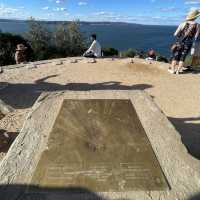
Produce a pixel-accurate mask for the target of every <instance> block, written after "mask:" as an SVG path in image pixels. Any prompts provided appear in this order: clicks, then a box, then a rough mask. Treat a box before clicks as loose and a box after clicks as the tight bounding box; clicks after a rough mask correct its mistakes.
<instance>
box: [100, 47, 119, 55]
mask: <svg viewBox="0 0 200 200" xmlns="http://www.w3.org/2000/svg"><path fill="white" fill-rule="evenodd" d="M102 51H103V55H104V56H108V57H109V56H118V55H119V51H118V50H117V49H114V48H104V49H103V50H102Z"/></svg>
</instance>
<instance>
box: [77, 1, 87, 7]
mask: <svg viewBox="0 0 200 200" xmlns="http://www.w3.org/2000/svg"><path fill="white" fill-rule="evenodd" d="M78 5H79V6H86V5H87V2H85V1H80V2H78Z"/></svg>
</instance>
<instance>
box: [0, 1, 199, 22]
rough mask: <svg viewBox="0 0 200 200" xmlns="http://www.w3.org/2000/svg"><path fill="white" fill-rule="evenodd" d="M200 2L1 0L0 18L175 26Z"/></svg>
mask: <svg viewBox="0 0 200 200" xmlns="http://www.w3.org/2000/svg"><path fill="white" fill-rule="evenodd" d="M194 8H199V9H200V0H0V18H6V19H28V18H29V17H30V16H32V17H34V18H36V19H43V20H63V21H65V20H76V19H80V20H83V21H121V22H131V23H140V24H162V25H174V24H178V23H180V22H181V21H183V19H184V17H185V15H186V14H187V12H188V11H189V10H191V9H194Z"/></svg>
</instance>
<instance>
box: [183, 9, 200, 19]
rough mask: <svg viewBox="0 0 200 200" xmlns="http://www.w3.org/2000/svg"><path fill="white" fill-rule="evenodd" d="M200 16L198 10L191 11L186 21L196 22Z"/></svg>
mask: <svg viewBox="0 0 200 200" xmlns="http://www.w3.org/2000/svg"><path fill="white" fill-rule="evenodd" d="M199 16H200V11H199V10H197V9H194V10H191V11H190V12H189V13H188V15H187V17H186V20H187V21H190V20H195V19H196V18H197V17H199Z"/></svg>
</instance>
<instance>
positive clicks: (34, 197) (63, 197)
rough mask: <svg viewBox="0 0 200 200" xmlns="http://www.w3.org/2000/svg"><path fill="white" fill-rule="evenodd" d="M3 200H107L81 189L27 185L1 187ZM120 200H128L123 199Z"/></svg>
mask: <svg viewBox="0 0 200 200" xmlns="http://www.w3.org/2000/svg"><path fill="white" fill-rule="evenodd" d="M0 194H1V200H13V199H17V200H48V199H51V200H52V199H56V200H80V199H84V200H107V199H106V198H105V197H101V196H99V195H97V194H96V193H94V192H92V191H90V190H88V189H85V188H81V187H69V188H45V187H43V188H39V187H37V186H33V185H32V186H28V187H27V186H25V185H9V186H6V185H3V186H0ZM119 200H128V199H122V198H120V199H119Z"/></svg>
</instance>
